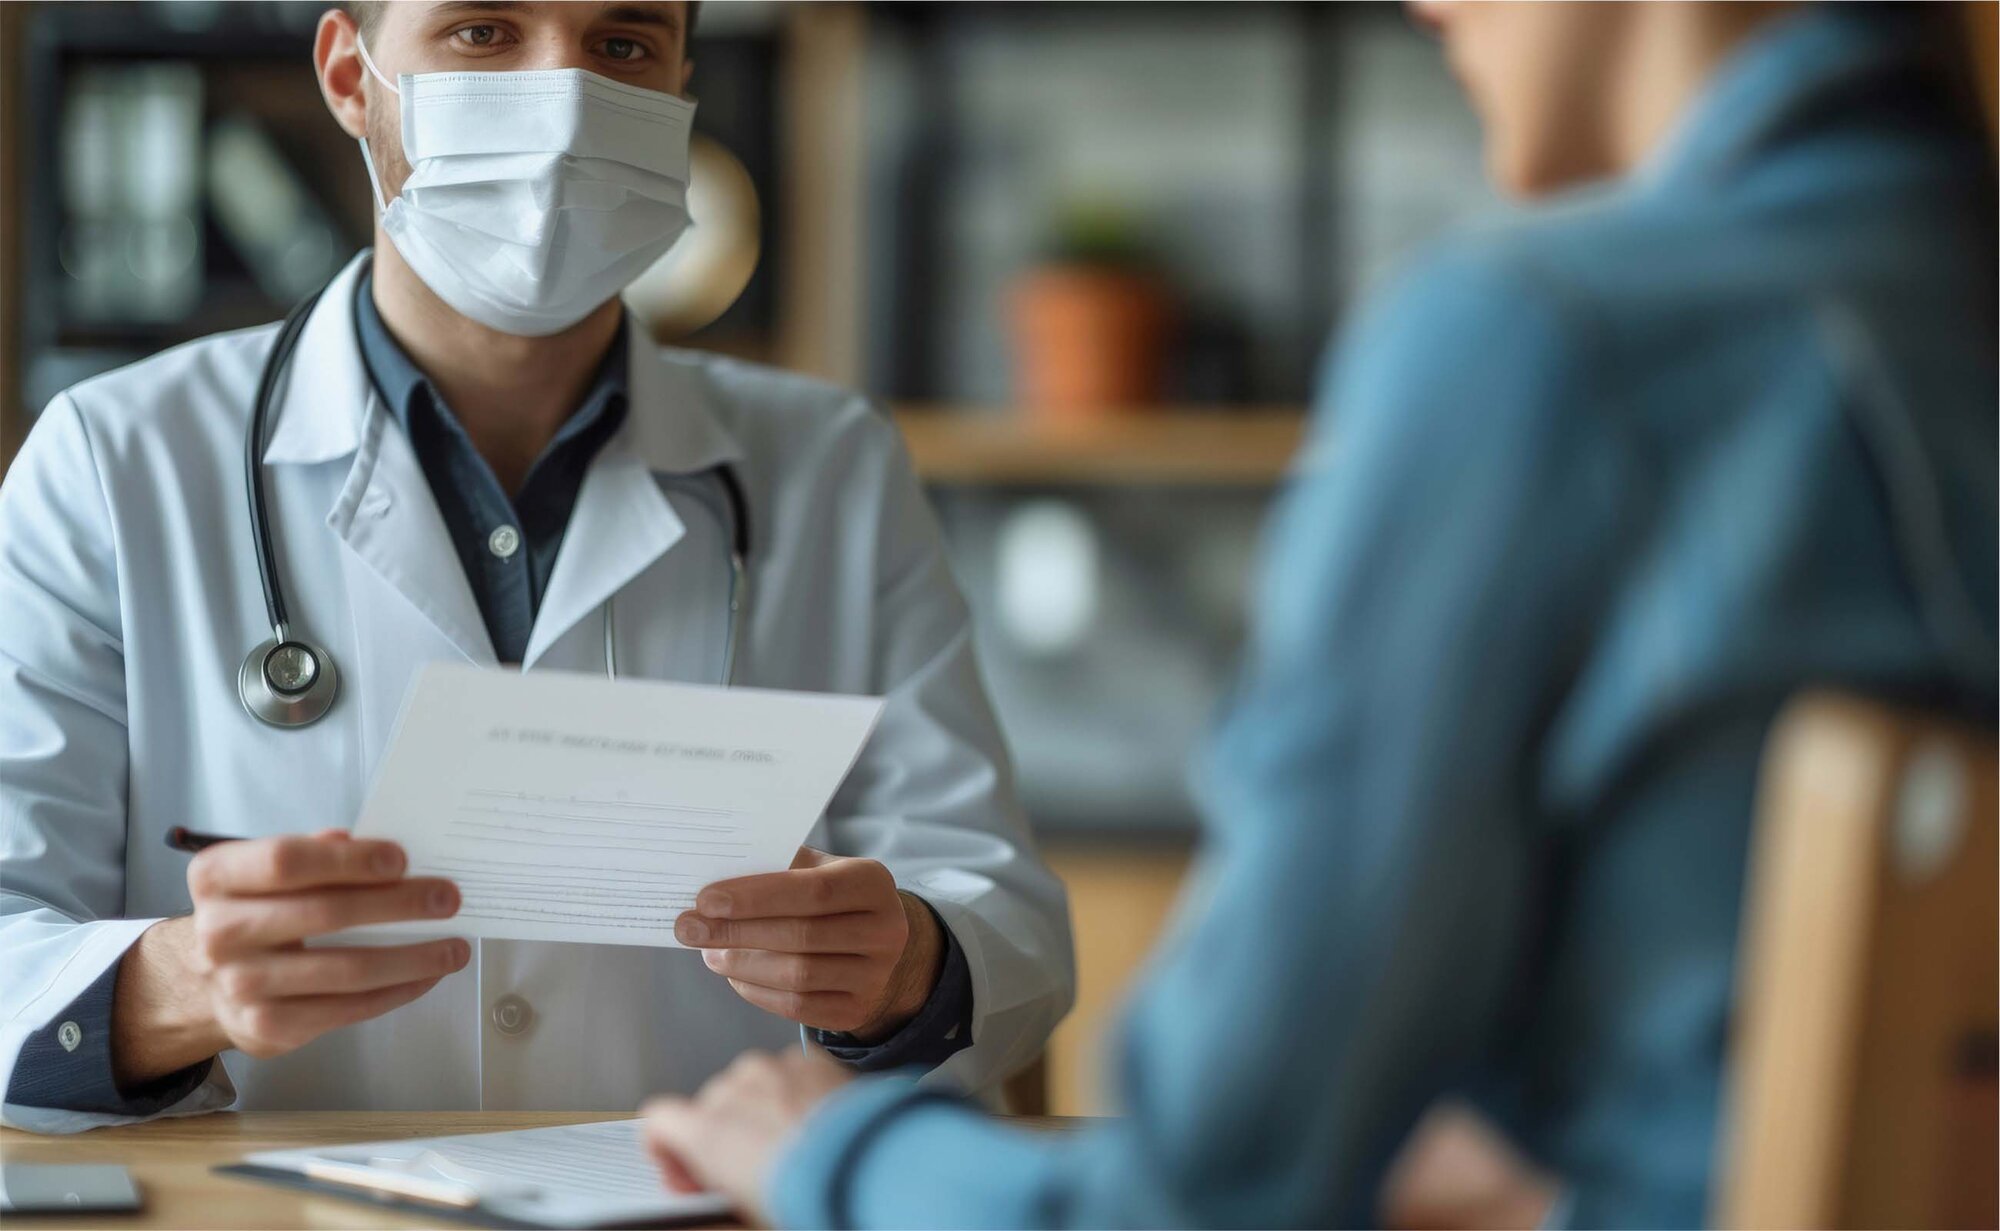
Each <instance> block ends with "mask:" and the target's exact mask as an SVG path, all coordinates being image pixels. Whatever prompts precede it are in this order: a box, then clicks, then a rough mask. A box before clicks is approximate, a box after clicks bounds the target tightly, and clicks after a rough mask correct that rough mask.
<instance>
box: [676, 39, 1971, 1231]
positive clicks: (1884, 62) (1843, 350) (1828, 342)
mask: <svg viewBox="0 0 2000 1231" xmlns="http://www.w3.org/2000/svg"><path fill="white" fill-rule="evenodd" d="M1913 7H1914V8H1915V9H1916V10H1917V11H1915V12H1906V11H1897V10H1894V9H1892V8H1891V9H1884V10H1877V9H1876V8H1875V7H1874V6H1844V5H1843V6H1834V5H1828V6H1825V7H1820V6H1809V7H1799V8H1790V7H1786V6H1777V5H1720V6H1715V7H1710V6H1707V5H1691V4H1652V5H1631V6H1626V5H1591V4H1583V5H1574V4H1559V5H1547V6H1542V5H1536V4H1520V5H1516V4H1467V5H1464V6H1463V7H1461V6H1459V5H1455V4H1439V5H1431V6H1425V8H1424V9H1423V10H1422V15H1423V16H1424V17H1426V18H1427V19H1428V20H1430V21H1431V22H1433V23H1434V24H1436V25H1437V26H1438V27H1439V28H1440V29H1441V31H1442V34H1443V37H1444V39H1445V41H1446V44H1447V46H1448V48H1449V51H1450V55H1451V59H1452V62H1453V64H1454V66H1455V67H1456V69H1457V70H1458V72H1459V74H1460V75H1461V77H1462V79H1463V80H1464V83H1465V85H1466V87H1467V89H1468V91H1469V93H1470V95H1471V97H1472V100H1473V102H1474V105H1475V106H1476V107H1477V109H1478V110H1479V112H1480V114H1481V116H1482V118H1483V120H1484V122H1485V125H1486V132H1487V141H1488V149H1489V161H1490V166H1491V170H1492V173H1493V175H1494V176H1495V178H1496V179H1497V180H1499V181H1500V183H1501V184H1502V185H1503V186H1504V187H1506V188H1507V189H1509V190H1511V191H1513V192H1516V193H1518V194H1521V195H1525V196H1544V195H1551V194H1556V193H1559V192H1561V191H1562V190H1564V189H1567V188H1569V187H1571V186H1573V185H1578V184H1581V183H1583V182H1586V181H1598V180H1612V181H1614V182H1613V183H1611V184H1610V185H1608V191H1600V192H1596V193H1592V194H1590V195H1588V196H1584V195H1577V196H1573V197H1567V198H1564V199H1562V200H1561V201H1560V202H1559V203H1551V204H1550V206H1549V207H1548V208H1546V209H1544V210H1542V211H1540V212H1539V213H1538V214H1531V215H1530V216H1529V217H1528V218H1526V219H1524V220H1522V221H1519V222H1517V223H1515V224H1512V225H1509V226H1507V227H1506V228H1504V229H1498V230H1492V231H1488V232H1484V233H1480V234H1472V235H1466V236H1463V237H1461V238H1458V239H1456V240H1454V241H1453V242H1450V243H1448V244H1446V245H1444V246H1443V247H1441V248H1440V249H1439V250H1437V251H1435V252H1433V253H1432V254H1431V255H1430V256H1429V257H1428V258H1427V259H1426V260H1424V261H1422V262H1421V263H1419V264H1418V265H1417V266H1416V267H1415V268H1412V269H1410V270H1408V271H1407V272H1406V273H1404V274H1403V275H1402V277H1401V278H1400V279H1398V280H1397V281H1396V282H1395V283H1394V284H1393V285H1391V286H1389V287H1388V288H1386V289H1385V290H1384V291H1383V293H1382V294H1381V295H1380V297H1379V299H1378V300H1377V301H1376V302H1375V303H1374V305H1373V307H1372V310H1370V311H1368V312H1367V313H1365V314H1364V315H1363V317H1362V318H1361V319H1360V321H1359V322H1358V323H1357V324H1356V325H1355V326H1354V327H1353V329H1352V330H1351V332H1350V333H1349V335H1348V336H1347V337H1346V339H1345V342H1344V345H1343V346H1342V348H1341V349H1340V351H1339V353H1338V354H1337V356H1336V359H1335V362H1334V363H1333V364H1332V365H1331V367H1330V369H1329V371H1328V375H1327V379H1326V382H1325V385H1324V388H1323V389H1322V390H1321V394H1320V398H1319V411H1318V415H1317V419H1316V423H1315V434H1314V437H1313V439H1312V441H1311V443H1310V444H1309V446H1308V448H1307V450H1306V453H1305V456H1304V457H1303V458H1302V459H1301V463H1300V467H1299V472H1298V475H1297V478H1296V481H1295V482H1294V483H1293V485H1292V487H1291V489H1290V491H1289V492H1288V493H1287V495H1286V496H1285V497H1284V499H1283V502H1282V505H1281V507H1280V509H1279V511H1278V513H1277V515H1276V520H1275V524H1274V526H1273V529H1272V531H1271V541H1270V544H1269V557H1268V567H1267V570H1266V575H1265V579H1264V582H1263V585H1262V590H1261V593H1260V595H1259V596H1258V599H1257V601H1256V603H1255V604H1254V605H1253V610H1254V611H1255V612H1256V613H1257V614H1258V618H1259V620H1260V624H1259V626H1258V628H1257V630H1256V634H1255V637H1254V639H1253V644H1252V647H1251V650H1250V654H1249V658H1248V662H1247V663H1246V666H1245V678H1244V680H1243V682H1242V686H1241V691H1240V695H1239V696H1238V697H1237V699H1236V701H1235V705H1234V711H1233V714H1232V716H1231V717H1230V719H1229V720H1228V721H1227V723H1226V724H1225V725H1224V727H1223V728H1222V730H1221V731H1220V732H1219V734H1218V736H1217V738H1216V741H1215V743H1214V746H1213V748H1212V749H1211V754H1210V757H1209V759H1208V763H1207V765H1206V767H1205V770H1204V773H1203V775H1202V786H1203V797H1204V803H1205V808H1206V813H1207V815H1208V817H1209V818H1210V819H1209V829H1208V848H1207V853H1206V856H1207V857H1206V863H1205V864H1204V867H1203V869H1202V872H1201V875H1200V877H1199V879H1198V888H1197V889H1196V891H1195V892H1194V893H1192V894H1191V897H1190V902H1189V905H1188V906H1187V908H1186V909H1187V917H1186V918H1185V919H1184V920H1183V921H1182V925H1181V927H1180V928H1179V930H1178V932H1177V933H1176V936H1175V938H1174V939H1173V940H1172V941H1171V942H1170V944H1169V947H1168V948H1167V950H1166V951H1165V952H1164V953H1163V954H1161V955H1160V957H1159V958H1158V960H1157V962H1156V964H1155V966H1154V967H1153V968H1152V971H1151V975H1150V978H1149V979H1148V980H1147V982H1146V983H1145V985H1144V986H1143V987H1142V989H1141V990H1140V992H1139V993H1138V995H1137V997H1136V999H1135V1002H1134V1003H1133V1004H1132V1006H1131V1008H1130V1010H1129V1014H1128V1017H1127V1019H1126V1021H1125V1023H1124V1029H1123V1034H1122V1038H1121V1040H1120V1042H1121V1047H1122V1050H1121V1060H1120V1063H1119V1065H1118V1067H1117V1074H1118V1077H1117V1087H1118V1090H1117V1092H1118V1095H1119V1098H1120V1101H1121V1102H1122V1104H1123V1105H1124V1106H1125V1107H1126V1108H1127V1109H1128V1110H1129V1115H1127V1116H1126V1117H1124V1118H1122V1119H1119V1120H1116V1121H1110V1122H1106V1123H1105V1124H1103V1125H1102V1126H1100V1127H1097V1128H1094V1129H1091V1130H1089V1131H1087V1132H1083V1133H1079V1134H1074V1135H1069V1134H1065V1135H1060V1136H1058V1135H1051V1134H1041V1135H1037V1134H1034V1133H1029V1132H1023V1131H1019V1130H1016V1129H1013V1128H1009V1127H1008V1126H1006V1125H1004V1124H1002V1123H1000V1122H997V1121H995V1120H992V1119H989V1118H987V1117H985V1116H983V1115H982V1114H981V1113H980V1112H979V1111H978V1110H976V1109H975V1108H974V1107H972V1106H970V1105H968V1104H965V1103H961V1102H958V1101H956V1100H954V1099H952V1098H950V1097H949V1096H947V1095H943V1094H940V1093H938V1092H936V1091H934V1090H931V1089H927V1088H920V1087H918V1086H917V1085H915V1084H914V1083H913V1082H911V1081H907V1080H900V1079H894V1078H891V1079H863V1080H855V1079H853V1078H852V1077H851V1076H850V1075H849V1074H848V1073H846V1072H844V1071H843V1070H842V1069H840V1068H839V1067H838V1066H836V1065H834V1064H833V1063H831V1062H829V1061H826V1060H823V1059H820V1058H817V1057H814V1056H810V1055H806V1054H801V1053H791V1054H787V1055H783V1056H776V1057H772V1056H759V1057H753V1058H748V1059H745V1060H741V1061H739V1062H738V1063H737V1064H736V1065H735V1066H734V1067H733V1068H731V1069H729V1070H728V1071H726V1072H725V1073H724V1074H723V1075H722V1076H720V1077H718V1078H716V1079H715V1080H714V1081H713V1082H711V1083H710V1085H709V1087H708V1088H707V1089H705V1090H704V1091H703V1092H702V1093H701V1094H700V1095H699V1096H698V1097H696V1098H694V1099H691V1100H683V1099H666V1100H660V1101H657V1102H655V1103H653V1104H651V1105H650V1106H649V1107H648V1111H647V1114H648V1118H649V1133H650V1139H651V1141H652V1143H653V1146H654V1148H655V1150H656V1151H657V1152H658V1154H659V1155H660V1157H661V1161H662V1165H663V1167H664V1169H665V1171H666V1173H667V1176H668V1178H669V1180H670V1182H673V1183H676V1184H682V1185H685V1184H692V1183H700V1184H707V1185H711V1186H715V1187H718V1188H721V1189H723V1190H725V1191H727V1192H729V1193H731V1194H732V1195H733V1196H734V1197H735V1198H736V1199H737V1200H738V1201H739V1202H740V1203H741V1205H742V1206H743V1207H744V1209H745V1210H746V1211H747V1212H749V1213H751V1214H753V1215H755V1216H759V1217H763V1218H767V1219H770V1220H773V1221H775V1222H778V1223H780V1224H785V1225H796V1226H843V1225H855V1226H871V1227H872V1226H891V1225H898V1226H900V1225H925V1226H946V1225H970V1224H979V1225H990V1226H1017V1227H1044V1226H1051V1227H1052V1226H1105V1225H1122V1226H1168V1225H1253V1226H1257V1225H1261V1226H1276V1225H1293V1224H1307V1225H1320V1226H1326V1225H1334V1226H1354V1225H1364V1224H1369V1223H1372V1222H1373V1221H1375V1218H1376V1207H1375V1204H1374V1203H1375V1201H1376V1200H1377V1197H1378V1193H1379V1191H1380V1187H1381V1183H1382V1180H1383V1176H1384V1173H1385V1170H1386V1168H1387V1166H1388V1164H1389V1162H1390V1160H1391V1159H1392V1157H1393V1156H1394V1155H1395V1153H1396V1151H1397V1150H1398V1148H1399V1146H1400V1145H1401V1144H1402V1143H1403V1141H1404V1140H1405V1138H1406V1137H1407V1135H1408V1134H1409V1132H1410V1129H1411V1126H1412V1124H1413V1123H1414V1122H1415V1121H1416V1119H1417V1117H1418V1116H1419V1115H1420V1114H1421V1113H1422V1112H1423V1111H1424V1109H1425V1108H1426V1107H1428V1106H1431V1105H1432V1104H1433V1103H1435V1102H1437V1101H1438V1100H1440V1099H1441V1098H1456V1099H1461V1100H1464V1101H1467V1102H1470V1103H1471V1104H1473V1105H1475V1106H1477V1107H1478V1108H1480V1109H1481V1110H1482V1111H1483V1112H1484V1113H1485V1114H1486V1115H1487V1116H1489V1117H1491V1119H1492V1120H1493V1121H1494V1122H1495V1123H1497V1124H1499V1125H1500V1126H1502V1127H1503V1128H1504V1130H1505V1131H1506V1133H1507V1135H1508V1136H1509V1137H1510V1138H1511V1139H1512V1140H1513V1141H1514V1142H1515V1143H1516V1144H1517V1145H1518V1147H1519V1148H1520V1149H1521V1150H1522V1151H1523V1152H1524V1153H1525V1154H1526V1155H1527V1156H1528V1157H1530V1158H1531V1159H1533V1160H1534V1161H1535V1163H1536V1164H1537V1165H1539V1166H1540V1167H1543V1168H1546V1169H1547V1170H1548V1171H1549V1172H1550V1173H1551V1174H1552V1175H1554V1176H1556V1177H1558V1178H1559V1180H1558V1182H1559V1184H1560V1185H1561V1189H1562V1195H1561V1198H1560V1200H1559V1201H1558V1202H1557V1203H1556V1206H1555V1209H1554V1217H1555V1218H1556V1219H1557V1220H1558V1221H1567V1222H1569V1223H1571V1224H1574V1225H1581V1226H1600V1227H1601V1226H1614V1225H1625V1226H1635V1225H1644V1226H1691V1225H1695V1224H1698V1223H1699V1222H1701V1221H1702V1219H1703V1215H1704V1212H1705V1209H1706V1206H1707V1202H1708V1195H1709V1187H1710V1180H1711V1165H1712V1162H1713V1159H1714V1157H1715V1154H1716V1144H1715V1140H1714V1138H1715V1125H1716V1120H1717V1105H1718V1097H1719V1091H1720V1088H1721V1080H1722V1075H1723V1066H1724V1060H1725V1044H1726V1040H1727V1035H1728V1023H1729V1013H1730V996H1731V981H1732V979H1733V977H1734V973H1735V972H1734V966H1733V958H1734V953H1735V950H1736V943H1737V925H1738V910H1739V903H1740V900H1741V897H1742V892H1743V883H1744V864H1745V855H1746V848H1747V843H1748V839H1749V831H1750V825H1751V813H1752V797H1753V793H1754V790H1755V787H1756V774H1757V766H1758V760H1759V756H1760V753H1761V751H1762V748H1763V744H1764V739H1765V735H1766V733H1767V732H1768V730H1769V728H1770V725H1771V722H1772V719H1773V716H1774V715H1775V713H1776V712H1777V710H1778V708H1779V707H1780V706H1781V705H1782V704H1783V703H1784V701H1785V700H1786V698H1787V697H1789V696H1790V695H1792V694H1793V693H1794V692H1796V691H1798V690H1799V689H1801V688H1803V687H1806V686H1809V685H1831V686H1836V687H1842V688H1847V689H1853V690H1859V691H1864V692H1870V693H1874V694H1878V695H1886V696H1890V697H1893V698H1895V699H1897V700H1900V701H1904V702H1909V703H1914V704H1919V705H1925V706H1929V707H1933V708H1946V709H1951V710H1955V711H1957V712H1960V713H1963V714H1970V715H1972V716H1975V717H1978V718H1981V719H1983V720H1985V721H1988V722H1991V721H1992V719H1993V715H1994V711H1995V687H1994V681H1995V674H1996V666H2000V657H1996V650H1995V593H1994V590H1995V578H1994V568H1993V562H1994V560H1995V558H1996V546H1997V545H1996V520H2000V508H1996V501H1995V491H1994V487H1995V471H1996V465H2000V454H1997V453H1996V444H1995V435H1996V419H2000V415H1996V404H1995V384H1996V379H2000V370H1996V357H1995V346H1996V343H1995V338H1996V319H1995V316H1996V314H1995V295H1996V285H1995V265H1996V251H1995V242H1994V240H1995V236H1994V221H1993V220H1994V197H1993V182H1994V181H1993V167H1992V163H1991V161H1990V153H1989V150H1988V147H1987V145H1986V143H1985V138H1984V136H1983V134H1981V133H1980V132H1979V131H1978V129H1977V128H1976V126H1975V124H1976V122H1975V121H1974V120H1973V119H1972V118H1971V113H1970V112H1969V110H1968V109H1967V107H1966V105H1965V104H1964V102H1963V101H1962V99H1961V96H1960V93H1959V86H1960V84H1961V83H1960V82H1959V81H1958V80H1956V79H1955V78H1953V77H1952V76H1951V75H1950V74H1949V73H1948V72H1947V71H1946V69H1945V67H1944V61H1943V60H1941V59H1934V58H1933V47H1934V44H1935V43H1936V42H1937V40H1936V39H1935V38H1934V37H1933V34H1932V32H1931V31H1930V30H1929V29H1928V26H1929V23H1930V22H1931V21H1932V20H1933V16H1934V15H1933V12H1931V11H1926V10H1928V9H1929V8H1930V6H1913ZM1938 7H1939V9H1941V10H1942V13H1943V16H1944V17H1947V18H1951V19H1955V18H1956V13H1955V12H1954V11H1953V9H1952V8H1948V7H1945V6H1938Z"/></svg>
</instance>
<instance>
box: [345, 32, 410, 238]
mask: <svg viewBox="0 0 2000 1231" xmlns="http://www.w3.org/2000/svg"><path fill="white" fill-rule="evenodd" d="M354 49H355V50H356V51H358V52H360V53H361V62H362V63H363V64H365V65H367V66H368V71H369V72H370V73H373V74H374V75H375V80H377V81H379V82H381V83H382V86H383V88H384V89H386V90H388V91H389V93H391V94H394V95H395V96H396V97H397V98H399V99H400V98H401V97H402V96H403V92H402V91H401V90H399V89H397V88H396V83H395V82H393V81H390V80H389V79H388V78H387V77H384V76H383V75H382V70H381V69H379V68H376V67H375V60H374V57H372V56H370V55H369V54H368V41H367V40H366V39H364V38H362V37H361V33H360V31H358V30H357V31H356V32H355V34H354ZM355 140H357V141H359V142H361V165H362V166H364V167H367V168H368V187H369V189H370V190H371V191H372V192H374V194H375V209H376V212H377V213H383V214H386V213H388V212H389V202H388V200H387V198H385V197H383V195H382V181H381V180H380V179H379V178H378V177H377V176H376V174H375V155H374V154H373V153H371V152H370V151H369V149H368V138H366V137H357V138H355Z"/></svg>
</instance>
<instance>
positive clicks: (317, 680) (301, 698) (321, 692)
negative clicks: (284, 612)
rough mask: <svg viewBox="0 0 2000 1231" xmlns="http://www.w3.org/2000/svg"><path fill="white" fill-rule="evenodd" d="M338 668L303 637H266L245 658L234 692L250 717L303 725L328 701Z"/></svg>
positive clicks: (336, 682) (335, 687)
mask: <svg viewBox="0 0 2000 1231" xmlns="http://www.w3.org/2000/svg"><path fill="white" fill-rule="evenodd" d="M339 692H340V672H338V671H336V670H334V666H333V656H332V655H330V654H328V653H327V652H326V651H324V650H321V649H319V648H318V647H316V646H312V645H309V644H307V643H306V642H303V641H293V640H290V639H284V640H280V639H279V638H277V637H269V638H266V639H265V640H264V641H261V642H259V643H258V645H257V648H256V649H253V650H251V651H250V653H249V656H248V657H246V658H244V660H243V666H242V667H241V668H240V669H239V670H238V671H237V672H236V694H237V695H238V696H239V697H241V698H243V708H244V709H246V710H249V711H250V713H251V716H252V717H255V718H261V719H263V720H264V721H265V722H268V723H270V724H271V725H272V726H277V727H303V726H305V725H307V724H308V723H312V722H316V721H318V720H319V718H320V717H321V716H322V715H324V714H325V713H326V711H327V710H328V709H330V708H332V706H333V699H334V696H335V695H336V694H338V693H339Z"/></svg>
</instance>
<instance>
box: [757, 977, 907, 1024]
mask: <svg viewBox="0 0 2000 1231" xmlns="http://www.w3.org/2000/svg"><path fill="white" fill-rule="evenodd" d="M729 986H730V987H732V988H734V989H735V990H736V994H737V995H738V996H741V997H743V999H745V1000H747V1001H749V1002H750V1003H751V1004H754V1005H756V1006H757V1007H758V1008H760V1009H762V1010H764V1011H765V1012H766V1013H776V1014H777V1015H778V1016H779V1017H782V1018H784V1019H785V1020H787V1021H794V1022H797V1023H798V1024H799V1025H801V1026H811V1027H812V1028H813V1029H815V1030H837V1031H844V1030H859V1029H861V1028H862V1027H863V1026H866V1025H867V1024H868V1022H869V1020H870V1018H872V1017H873V1012H872V1010H870V1008H869V1007H868V1006H867V1005H866V1004H864V1003H862V1000H861V998H860V997H858V996H850V995H848V994H847V993H846V992H787V991H780V990H779V989H777V988H775V987H760V986H759V985H757V984H755V983H745V982H744V981H743V980H741V979H731V980H730V981H729Z"/></svg>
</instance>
